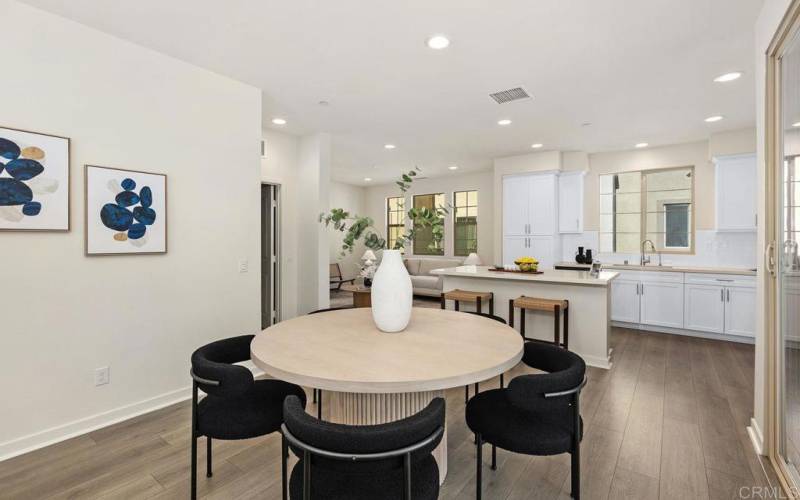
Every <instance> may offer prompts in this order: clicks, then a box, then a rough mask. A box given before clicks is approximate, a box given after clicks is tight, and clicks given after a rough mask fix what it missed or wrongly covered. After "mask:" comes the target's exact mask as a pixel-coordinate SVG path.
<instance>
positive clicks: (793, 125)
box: [792, 122, 800, 128]
mask: <svg viewBox="0 0 800 500" xmlns="http://www.w3.org/2000/svg"><path fill="white" fill-rule="evenodd" d="M792 127H795V128H796V127H800V122H794V123H792Z"/></svg>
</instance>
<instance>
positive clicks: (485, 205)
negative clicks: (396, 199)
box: [366, 171, 499, 264]
mask: <svg viewBox="0 0 800 500" xmlns="http://www.w3.org/2000/svg"><path fill="white" fill-rule="evenodd" d="M492 182H493V174H492V172H491V171H483V172H474V173H465V174H453V175H447V176H442V177H432V178H429V179H418V180H415V181H414V183H413V184H412V185H411V188H410V189H409V190H408V192H406V194H405V199H406V209H408V208H411V206H412V205H411V203H412V199H413V196H414V195H415V194H430V193H445V199H446V200H447V202H448V203H452V202H453V192H454V191H470V190H477V191H478V255H480V257H481V259H482V260H483V262H484V263H485V264H491V263H493V262H494V255H495V253H494V244H493V241H492V238H493V235H494V233H495V230H494V216H493V207H494V204H495V203H494V188H493V187H492ZM401 194H402V193H401V192H400V189H399V188H398V187H397V186H396V185H395V184H394V183H392V184H381V185H377V186H370V187H368V188H367V196H366V213H367V214H368V215H369V216H370V217H372V218H373V219H374V220H375V228H376V229H377V230H378V231H379V232H380V233H381V235H383V236H384V237H385V235H386V198H388V197H391V196H399V195H401ZM452 215H453V214H452V213H451V214H450V217H448V220H447V222H446V223H445V236H444V238H445V247H444V248H445V252H444V256H443V258H444V257H452V256H453V219H452ZM411 251H412V249H411V248H407V249H406V252H408V254H409V255H410V254H411ZM497 255H499V254H497ZM428 257H430V256H426V258H428ZM432 258H436V257H432Z"/></svg>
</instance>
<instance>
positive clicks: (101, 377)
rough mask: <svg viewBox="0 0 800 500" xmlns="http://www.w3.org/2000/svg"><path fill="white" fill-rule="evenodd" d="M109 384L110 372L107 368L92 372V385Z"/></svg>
mask: <svg viewBox="0 0 800 500" xmlns="http://www.w3.org/2000/svg"><path fill="white" fill-rule="evenodd" d="M109 382H111V370H110V369H109V367H107V366H103V367H101V368H97V369H95V371H94V385H96V386H98V385H106V384H108V383H109Z"/></svg>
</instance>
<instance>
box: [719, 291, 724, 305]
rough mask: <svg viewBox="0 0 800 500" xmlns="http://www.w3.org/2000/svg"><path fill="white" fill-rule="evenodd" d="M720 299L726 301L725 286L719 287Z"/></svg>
mask: <svg viewBox="0 0 800 500" xmlns="http://www.w3.org/2000/svg"><path fill="white" fill-rule="evenodd" d="M719 300H721V301H722V302H725V290H724V289H723V288H720V289H719Z"/></svg>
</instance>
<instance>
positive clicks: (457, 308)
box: [453, 300, 460, 311]
mask: <svg viewBox="0 0 800 500" xmlns="http://www.w3.org/2000/svg"><path fill="white" fill-rule="evenodd" d="M453 302H455V303H456V311H458V310H460V308H459V306H458V301H457V300H454V301H453Z"/></svg>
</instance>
